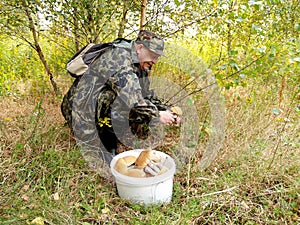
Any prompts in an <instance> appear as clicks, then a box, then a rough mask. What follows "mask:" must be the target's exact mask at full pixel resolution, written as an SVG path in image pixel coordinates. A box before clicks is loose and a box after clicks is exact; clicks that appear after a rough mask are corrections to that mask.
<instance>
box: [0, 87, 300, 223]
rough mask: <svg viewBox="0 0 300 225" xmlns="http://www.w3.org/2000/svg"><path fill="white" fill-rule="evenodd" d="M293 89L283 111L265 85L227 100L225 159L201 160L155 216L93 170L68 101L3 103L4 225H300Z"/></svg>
mask: <svg viewBox="0 0 300 225" xmlns="http://www.w3.org/2000/svg"><path fill="white" fill-rule="evenodd" d="M288 88H289V87H287V89H285V90H284V98H283V101H282V102H281V105H279V104H278V101H277V99H278V98H277V95H276V94H275V95H274V93H273V92H274V90H272V88H269V87H268V86H265V84H264V83H263V82H257V83H255V85H254V84H253V85H248V87H245V88H237V89H231V90H229V91H225V92H224V96H225V99H226V106H227V109H226V110H227V112H226V118H227V120H226V121H227V125H226V139H225V141H224V143H223V147H222V149H221V151H220V153H219V155H218V158H217V160H216V161H214V163H213V164H212V165H211V166H210V167H209V168H208V169H207V170H205V171H202V172H199V170H198V166H197V163H198V162H199V159H195V161H193V162H192V164H191V165H189V166H187V167H186V168H185V169H183V170H181V171H178V172H177V174H176V175H175V181H174V193H173V199H172V202H171V203H170V204H168V205H162V206H151V207H143V206H140V205H134V204H131V203H129V202H127V201H125V200H122V199H120V198H119V197H118V195H117V192H116V187H115V185H114V184H113V183H110V182H108V181H107V180H106V179H105V178H102V177H101V175H99V174H97V173H95V172H94V171H92V170H90V169H89V167H88V166H87V165H86V163H85V161H84V159H83V157H82V156H81V153H80V151H79V150H78V149H76V146H75V142H74V140H73V139H72V136H71V134H70V131H69V129H68V128H67V127H66V126H65V125H64V120H63V118H62V116H61V114H60V108H59V107H60V102H61V100H60V99H57V98H56V97H55V96H54V95H51V94H46V95H43V94H40V95H35V96H34V95H15V96H14V97H13V96H10V97H6V98H2V99H1V101H0V107H1V115H0V130H1V132H0V140H1V142H0V143H1V144H0V158H1V160H0V173H1V176H0V184H1V186H0V223H1V224H20V225H21V224H53V225H54V224H55V225H57V224H63V225H65V224H84V225H88V224H299V223H300V187H299V185H300V172H299V171H300V165H299V162H300V152H299V149H300V146H299V145H300V141H299V139H300V137H299V133H300V132H299V131H300V123H299V111H297V109H296V102H292V101H291V100H290V99H292V97H293V96H292V95H293V92H292V91H291V90H289V89H288ZM291 89H292V87H291ZM275 93H276V92H275ZM199 151H200V149H199Z"/></svg>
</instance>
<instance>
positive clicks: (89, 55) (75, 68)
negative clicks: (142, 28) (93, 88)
mask: <svg viewBox="0 0 300 225" xmlns="http://www.w3.org/2000/svg"><path fill="white" fill-rule="evenodd" d="M130 42H131V41H130V40H127V39H124V38H118V39H116V40H114V41H113V42H109V43H102V44H101V43H100V44H94V43H90V44H88V45H86V46H84V47H83V48H82V49H80V50H79V51H78V52H76V53H75V54H74V55H73V56H72V58H71V59H70V60H69V61H68V62H67V71H68V72H69V73H70V74H71V76H72V77H75V78H77V77H80V76H81V75H83V74H84V73H85V72H86V71H87V69H88V68H89V65H90V64H91V63H92V62H94V61H95V59H97V58H98V57H99V56H100V55H101V54H102V53H104V51H105V50H106V49H109V48H112V47H113V46H123V47H124V45H123V44H122V43H127V44H128V43H130ZM125 45H126V44H125Z"/></svg>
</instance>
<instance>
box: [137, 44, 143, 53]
mask: <svg viewBox="0 0 300 225" xmlns="http://www.w3.org/2000/svg"><path fill="white" fill-rule="evenodd" d="M142 48H143V44H135V50H136V52H137V53H140V52H141V49H142Z"/></svg>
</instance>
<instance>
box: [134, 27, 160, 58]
mask: <svg viewBox="0 0 300 225" xmlns="http://www.w3.org/2000/svg"><path fill="white" fill-rule="evenodd" d="M136 42H137V43H141V44H143V45H144V46H145V47H147V48H148V49H149V50H150V51H152V52H155V53H156V54H158V55H162V56H165V53H164V52H163V50H164V41H163V40H162V38H160V37H158V36H157V35H156V34H154V33H152V32H150V31H147V30H141V31H140V32H139V34H138V37H137V39H136Z"/></svg>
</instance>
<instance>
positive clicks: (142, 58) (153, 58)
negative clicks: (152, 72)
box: [137, 44, 160, 70]
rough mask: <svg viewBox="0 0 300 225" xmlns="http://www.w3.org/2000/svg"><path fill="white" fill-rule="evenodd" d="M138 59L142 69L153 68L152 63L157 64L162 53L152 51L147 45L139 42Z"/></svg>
mask: <svg viewBox="0 0 300 225" xmlns="http://www.w3.org/2000/svg"><path fill="white" fill-rule="evenodd" d="M137 53H138V59H139V62H140V67H141V69H142V70H149V69H151V67H152V65H153V64H155V63H156V62H157V60H158V58H159V56H160V55H158V54H156V53H155V52H152V51H150V50H149V49H148V48H147V47H145V46H144V45H142V44H139V45H138V47H137Z"/></svg>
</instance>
